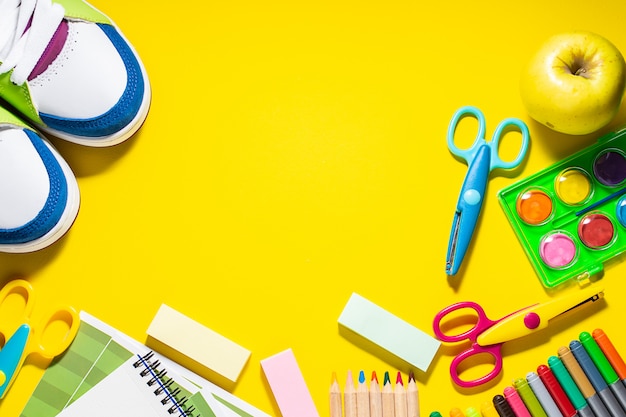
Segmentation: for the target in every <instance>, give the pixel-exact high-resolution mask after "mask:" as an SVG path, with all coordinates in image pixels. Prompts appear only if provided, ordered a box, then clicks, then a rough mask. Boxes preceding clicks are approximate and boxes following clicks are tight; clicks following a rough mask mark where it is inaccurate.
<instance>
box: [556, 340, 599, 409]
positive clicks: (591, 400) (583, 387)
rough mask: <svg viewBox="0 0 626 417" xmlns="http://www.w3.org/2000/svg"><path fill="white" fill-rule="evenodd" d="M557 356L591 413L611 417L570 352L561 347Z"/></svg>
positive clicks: (566, 348)
mask: <svg viewBox="0 0 626 417" xmlns="http://www.w3.org/2000/svg"><path fill="white" fill-rule="evenodd" d="M558 355H559V358H560V359H561V361H562V362H563V364H564V365H565V368H567V370H568V371H569V374H570V375H571V376H572V378H573V379H574V381H575V382H576V385H577V386H578V388H579V389H580V392H581V393H582V394H583V397H585V399H586V400H587V403H588V404H589V407H591V409H592V410H593V413H594V414H595V415H596V416H597V417H611V414H610V413H609V410H608V409H607V408H606V405H604V403H603V402H602V400H601V399H600V397H599V396H598V393H597V392H596V390H595V389H594V388H593V386H592V385H591V382H590V381H589V378H587V375H585V372H584V371H583V369H582V368H581V367H580V364H579V363H578V361H577V360H576V358H575V357H574V355H573V354H572V351H571V350H570V349H569V348H568V347H565V346H561V347H560V348H559V349H558Z"/></svg>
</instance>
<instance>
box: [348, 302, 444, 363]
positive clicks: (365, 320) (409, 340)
mask: <svg viewBox="0 0 626 417" xmlns="http://www.w3.org/2000/svg"><path fill="white" fill-rule="evenodd" d="M338 322H339V324H340V325H342V326H344V327H345V328H347V329H349V330H351V331H352V332H354V333H356V334H358V335H360V336H361V337H364V338H366V339H367V340H369V341H371V342H373V343H375V344H376V345H378V346H380V347H382V348H383V349H385V350H386V351H387V352H389V353H391V354H393V355H395V356H397V357H398V358H400V359H402V360H404V361H406V362H407V363H409V364H411V365H413V366H416V367H417V368H419V369H421V370H422V371H427V370H428V367H429V366H430V363H431V362H432V360H433V358H434V356H435V354H436V353H437V350H438V349H439V346H440V345H441V343H440V342H439V341H438V340H437V339H435V338H434V337H432V336H430V335H428V334H427V333H425V332H423V331H421V330H420V329H418V328H416V327H414V326H412V325H411V324H409V323H407V322H406V321H404V320H402V319H400V318H398V317H396V316H394V315H393V314H391V313H390V312H388V311H387V310H384V309H383V308H381V307H379V306H377V305H376V304H374V303H372V302H371V301H369V300H367V299H365V298H364V297H362V296H360V295H359V294H357V293H353V294H352V295H351V296H350V299H349V300H348V303H347V304H346V306H345V307H344V309H343V311H342V312H341V315H340V316H339V319H338Z"/></svg>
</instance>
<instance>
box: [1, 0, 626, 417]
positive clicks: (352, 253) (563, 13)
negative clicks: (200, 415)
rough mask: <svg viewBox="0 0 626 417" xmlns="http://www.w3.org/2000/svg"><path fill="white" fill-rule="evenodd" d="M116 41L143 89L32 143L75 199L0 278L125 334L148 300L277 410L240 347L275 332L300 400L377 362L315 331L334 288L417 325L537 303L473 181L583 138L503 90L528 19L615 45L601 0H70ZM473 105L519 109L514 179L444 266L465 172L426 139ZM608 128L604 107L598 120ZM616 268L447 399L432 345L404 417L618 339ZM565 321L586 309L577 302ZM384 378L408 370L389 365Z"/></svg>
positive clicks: (520, 262) (514, 84)
mask: <svg viewBox="0 0 626 417" xmlns="http://www.w3.org/2000/svg"><path fill="white" fill-rule="evenodd" d="M93 4H94V5H95V6H96V7H98V8H99V9H100V10H102V11H104V12H105V13H106V14H108V15H109V16H110V17H111V18H113V19H114V20H115V22H116V23H117V24H118V26H120V27H121V28H122V30H123V32H124V34H125V35H126V36H127V37H128V38H129V39H130V40H131V42H132V43H133V45H134V46H135V47H136V48H137V50H138V51H139V53H140V56H141V58H142V59H143V62H144V64H145V66H146V67H147V70H148V73H149V76H150V80H151V83H152V88H153V99H152V107H151V111H150V114H149V116H148V119H147V121H146V123H145V124H144V126H143V128H142V129H141V130H140V131H139V133H138V134H137V135H135V137H133V138H132V139H131V140H129V141H128V142H126V143H124V144H122V145H120V146H117V147H114V148H107V149H92V148H85V147H81V146H78V145H73V144H68V143H64V142H62V141H55V142H54V143H55V145H56V146H57V147H58V149H59V150H60V152H61V153H62V154H63V156H64V157H65V158H66V159H67V161H68V162H69V164H70V165H71V167H72V168H73V169H74V171H75V173H76V176H77V178H78V182H79V186H80V189H81V193H82V205H81V210H80V213H79V216H78V218H77V220H76V222H75V224H74V226H73V227H72V229H71V230H70V232H69V234H68V235H66V236H65V237H64V238H63V239H62V240H61V241H59V242H58V243H56V244H55V245H53V246H51V247H49V248H47V249H45V250H42V251H40V252H38V253H31V254H22V255H15V254H0V279H2V280H3V281H8V280H10V279H12V278H14V277H16V276H23V277H26V278H27V279H29V280H30V281H31V282H32V283H33V284H34V286H35V287H36V288H35V289H36V291H37V292H38V294H39V296H40V297H39V304H38V307H37V310H38V311H42V310H43V309H44V308H48V307H52V306H56V305H57V304H59V303H70V304H72V305H74V306H75V307H76V308H77V309H82V310H86V311H88V312H89V313H91V314H93V315H95V316H96V317H98V318H100V319H102V320H104V321H105V322H107V323H109V324H111V325H113V326H115V327H117V328H119V329H120V330H122V331H123V332H125V333H127V334H129V335H130V336H133V337H134V338H136V339H139V340H140V341H145V338H146V334H145V331H146V329H147V327H148V325H149V323H150V321H151V319H152V317H153V316H154V314H155V313H156V311H157V309H158V307H159V305H160V304H161V303H167V304H169V305H170V306H171V307H173V308H175V309H177V310H179V311H180V312H182V313H184V314H186V315H187V316H189V317H191V318H193V319H195V320H197V321H199V322H201V323H203V324H204V325H206V326H207V327H209V328H211V329H213V330H215V331H217V332H218V333H220V334H222V335H224V336H226V337H228V338H229V339H231V340H233V341H235V342H236V343H238V344H240V345H242V346H244V347H246V348H248V349H250V350H251V351H252V356H251V358H250V361H249V362H248V364H247V366H246V368H245V370H244V372H243V373H242V375H241V377H240V379H239V382H238V384H237V385H236V387H234V388H233V389H232V392H233V393H234V394H236V395H238V396H240V397H241V398H242V399H244V400H246V401H248V402H250V403H251V404H253V405H255V406H257V407H258V408H260V409H262V410H264V411H265V412H267V413H269V414H271V415H276V416H278V415H280V414H279V410H278V408H277V407H276V405H275V403H274V400H273V397H272V394H271V392H270V390H269V389H268V386H267V383H266V381H265V377H264V375H263V372H262V369H261V367H260V364H259V362H260V360H262V359H264V358H266V357H269V356H271V355H274V354H276V353H278V352H280V351H283V350H285V349H287V348H292V349H293V351H294V353H295V355H296V358H297V360H298V363H299V365H300V368H301V371H302V373H303V375H304V377H305V379H306V382H307V385H308V387H309V390H310V392H311V394H312V396H313V398H314V400H315V403H316V405H317V408H318V411H319V413H320V415H321V416H325V415H328V402H327V401H328V388H329V384H330V380H331V374H332V372H333V371H336V372H337V374H338V376H339V379H340V382H341V385H342V386H343V384H344V381H345V375H346V372H347V370H349V369H350V370H352V371H353V372H354V373H355V374H356V373H358V371H359V370H361V369H363V370H364V371H365V372H366V374H367V375H368V377H369V375H370V373H371V372H372V371H373V370H375V371H377V373H378V374H379V375H382V374H383V373H384V372H385V371H387V370H388V371H390V372H391V373H392V375H395V372H396V371H397V369H396V368H394V367H393V366H392V365H390V363H389V362H386V361H385V360H383V358H380V357H377V356H375V355H372V354H371V353H369V352H368V351H366V350H364V349H362V348H360V347H359V346H356V345H355V344H353V343H352V342H350V341H348V340H347V339H346V338H345V337H343V336H342V335H340V334H339V331H338V325H337V318H338V317H339V314H340V313H341V311H342V309H343V307H344V305H345V303H346V302H347V300H348V298H349V296H350V294H351V293H352V292H357V293H359V294H361V295H362V296H364V297H366V298H368V299H369V300H371V301H373V302H375V303H376V304H378V305H379V306H381V307H383V308H385V309H387V310H388V311H390V312H392V313H393V314H395V315H397V316H399V317H400V318H402V319H404V320H406V321H408V322H410V323H411V324H413V325H414V326H416V327H418V328H420V329H422V330H424V331H426V332H428V333H430V334H432V330H431V323H432V318H433V316H434V315H435V313H436V312H437V311H438V310H439V309H441V308H442V307H444V306H447V305H448V304H450V303H453V302H456V301H460V300H474V301H477V302H479V303H481V304H482V305H483V306H484V307H485V309H486V310H487V312H488V314H489V315H490V316H491V317H493V318H497V317H500V316H503V315H505V314H507V313H509V312H511V311H512V309H513V308H515V307H524V306H526V305H529V304H532V303H535V302H541V301H546V300H547V299H549V298H550V297H551V296H552V294H549V293H548V292H546V291H545V290H544V288H543V287H542V285H541V284H540V282H539V280H538V278H537V276H536V275H535V273H534V270H533V269H532V267H531V264H530V262H529V261H528V260H527V259H526V257H525V255H524V253H523V251H522V248H521V246H520V245H519V244H518V242H517V239H516V237H515V235H514V233H513V230H512V228H511V227H510V226H509V224H508V222H507V220H506V218H505V216H504V213H503V212H502V210H501V208H500V206H499V204H498V201H497V198H496V193H497V191H498V190H500V189H502V188H503V187H505V186H507V185H509V184H511V183H513V182H514V181H515V180H517V179H521V178H523V177H525V176H528V175H530V174H532V173H534V172H536V171H538V170H540V169H543V168H545V167H547V166H548V165H550V164H552V163H554V162H556V161H558V160H560V159H562V158H564V157H566V156H568V155H570V154H571V153H573V152H575V151H577V150H579V149H582V148H584V147H585V146H587V145H590V144H591V143H593V142H594V141H595V139H596V138H597V137H598V134H594V135H590V136H584V137H571V136H566V135H561V134H556V133H554V132H551V131H549V130H547V129H546V128H544V127H542V126H540V125H538V124H537V123H535V122H533V121H532V120H530V118H529V117H528V116H527V115H526V113H525V110H524V108H523V106H522V103H521V101H520V95H519V92H518V81H519V74H520V70H521V67H522V65H523V64H524V63H525V62H526V61H527V60H528V58H529V57H530V56H531V54H532V53H533V52H534V51H536V50H537V49H538V47H539V45H540V44H541V43H542V42H543V41H544V40H546V39H547V38H548V37H549V36H550V35H552V34H555V33H558V32H563V31H568V30H571V29H587V30H591V31H596V32H598V33H600V34H602V35H604V36H605V37H607V38H608V39H609V40H611V41H612V42H613V43H614V44H615V45H616V46H617V47H618V48H619V49H620V50H621V51H622V52H624V53H626V31H624V22H625V21H626V3H624V2H623V1H621V0H613V1H599V2H595V3H593V2H591V3H590V2H589V1H582V0H567V1H564V0H558V1H546V0H527V1H524V2H508V1H492V2H471V1H446V2H417V1H406V0H387V1H385V2H372V1H342V0H339V1H338V0H316V1H308V2H306V1H305V2H302V1H286V0H285V1H281V0H266V1H262V2H261V1H237V0H235V1H226V2H222V1H197V0H190V1H186V2H155V1H148V0H134V1H122V0H108V1H105V0H94V1H93ZM467 104H470V105H475V106H477V107H479V108H480V109H482V110H483V111H484V113H485V116H486V119H487V134H488V135H491V133H492V132H493V129H495V125H496V124H497V123H498V122H499V121H500V120H501V119H503V118H505V117H509V116H513V117H519V118H522V119H523V120H524V121H526V122H527V124H528V126H529V128H530V132H531V137H532V145H531V147H530V152H529V154H528V157H527V159H526V162H525V164H524V165H523V167H522V168H521V169H519V170H518V171H517V172H516V173H515V174H516V176H514V175H509V176H508V177H507V176H495V177H492V178H491V180H490V182H489V185H488V190H487V193H488V194H487V197H486V201H485V205H484V207H483V213H482V217H481V221H480V222H479V224H478V229H477V232H476V234H475V236H474V244H473V246H472V247H471V249H470V252H469V253H468V255H467V257H466V260H465V263H464V269H463V270H462V271H461V273H460V274H458V275H457V276H455V277H454V278H451V279H448V278H447V276H446V275H445V273H444V263H445V255H446V249H447V244H448V237H449V231H450V226H451V223H452V217H453V212H454V208H455V204H456V200H457V197H458V190H459V188H460V186H461V183H462V181H463V178H464V176H465V173H466V165H464V164H463V163H461V162H459V161H458V160H456V159H455V158H453V157H452V155H451V154H450V153H449V151H448V149H447V147H446V130H447V127H448V122H449V120H450V117H451V116H452V114H453V112H454V111H455V110H456V109H457V108H459V107H460V106H462V105H467ZM624 124H626V105H623V106H622V110H621V111H620V113H619V115H618V117H617V119H616V120H615V121H614V122H613V123H612V124H611V125H610V126H609V127H607V128H606V129H604V130H603V132H606V131H609V130H613V129H615V128H617V127H620V126H622V125H624ZM625 273H626V265H616V266H613V267H612V268H610V269H609V270H608V271H607V273H606V274H605V276H604V278H603V280H602V281H603V283H604V285H605V288H606V297H605V302H603V303H602V304H601V305H600V306H597V307H594V308H592V309H590V310H588V313H589V314H588V316H587V314H582V315H578V316H577V319H576V320H568V321H561V322H558V323H555V324H554V326H551V327H550V328H548V330H546V331H544V332H542V333H541V334H537V335H536V336H532V337H530V338H527V339H526V340H519V341H516V342H511V343H509V344H507V345H505V347H504V350H503V353H504V356H505V358H504V372H503V374H502V377H501V378H500V379H499V380H498V381H496V383H495V384H492V385H490V386H488V387H483V388H482V389H480V390H475V391H471V392H466V391H462V390H458V389H456V388H455V386H454V385H453V384H452V383H451V380H450V377H449V374H448V366H449V363H450V360H451V359H452V356H453V354H454V353H455V352H456V350H455V349H453V348H449V347H442V348H441V349H440V351H439V354H438V356H437V357H436V358H435V360H434V362H433V363H432V365H431V367H430V369H429V372H428V373H419V374H418V378H419V380H418V385H419V390H420V401H421V411H422V415H428V413H430V412H431V411H433V410H439V411H440V412H441V413H442V414H444V415H447V413H448V411H449V410H450V408H452V407H460V408H462V409H465V408H466V407H468V406H474V407H477V408H478V407H480V404H481V403H482V402H484V401H488V400H490V399H491V398H492V397H493V395H495V394H498V393H502V391H503V389H504V387H505V386H506V385H509V384H510V383H511V381H512V380H513V379H514V378H517V377H520V376H524V375H525V374H526V373H527V372H528V371H531V370H535V369H536V367H537V365H539V364H540V363H545V361H546V359H547V357H548V356H550V355H553V354H555V353H556V349H557V348H558V347H559V346H561V345H563V344H567V343H569V341H570V340H571V339H573V338H575V337H577V335H578V334H579V332H581V331H592V330H593V329H595V328H597V327H601V328H603V329H604V330H605V331H606V332H607V334H608V335H609V336H610V337H611V339H612V340H613V342H614V344H615V345H616V346H617V347H618V349H621V352H623V353H624V355H626V333H625V332H623V319H622V317H623V314H624V304H623V303H624V295H625V294H626V292H625V290H626V280H625V279H624V275H625ZM585 317H586V318H585ZM402 371H403V372H406V371H408V369H402ZM40 375H41V370H40V369H39V368H37V366H36V365H35V364H33V361H29V363H28V364H27V365H26V367H25V368H24V369H23V371H22V375H21V376H20V377H19V379H18V380H17V382H16V383H15V385H14V387H13V389H12V391H11V392H10V393H9V394H8V395H7V396H6V398H5V399H4V400H3V401H2V402H1V403H0V414H1V415H2V416H7V417H11V416H17V415H18V414H19V411H20V410H21V408H22V406H23V404H24V402H25V401H26V400H27V398H28V396H29V394H30V392H31V391H32V389H33V388H34V386H35V385H36V382H37V378H38V377H39V376H40Z"/></svg>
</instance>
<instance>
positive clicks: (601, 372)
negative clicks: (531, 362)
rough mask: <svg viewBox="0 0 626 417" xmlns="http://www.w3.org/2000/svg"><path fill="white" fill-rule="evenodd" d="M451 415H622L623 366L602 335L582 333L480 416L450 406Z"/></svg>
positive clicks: (625, 402) (625, 408)
mask: <svg viewBox="0 0 626 417" xmlns="http://www.w3.org/2000/svg"><path fill="white" fill-rule="evenodd" d="M430 417H441V414H440V413H439V412H438V411H433V412H432V413H431V414H430ZM450 417H626V364H625V363H624V360H623V359H622V358H621V356H620V355H619V353H618V352H617V350H616V349H615V347H614V346H613V343H612V342H611V341H610V339H609V338H608V336H607V335H606V334H605V333H604V331H602V330H601V329H596V330H594V331H593V333H591V334H590V333H588V332H582V333H580V335H579V339H578V340H572V341H571V342H570V344H569V347H565V346H562V347H560V348H559V349H558V353H557V355H554V356H550V357H549V358H548V362H547V365H546V364H541V365H539V366H538V367H537V369H536V371H532V372H529V373H528V374H527V375H526V378H518V379H516V380H514V381H513V384H512V385H511V386H507V387H506V388H504V392H503V393H502V394H497V395H495V396H494V397H493V399H492V401H491V402H485V403H484V404H483V405H482V406H481V409H480V412H479V411H478V410H477V409H475V408H473V407H469V408H468V409H466V410H465V412H464V411H462V410H460V409H459V408H453V409H451V410H450Z"/></svg>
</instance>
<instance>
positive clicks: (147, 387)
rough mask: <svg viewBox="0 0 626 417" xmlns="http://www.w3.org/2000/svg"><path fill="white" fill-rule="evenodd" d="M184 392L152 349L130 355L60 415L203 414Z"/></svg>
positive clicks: (147, 416)
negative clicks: (140, 353) (176, 384)
mask: <svg viewBox="0 0 626 417" xmlns="http://www.w3.org/2000/svg"><path fill="white" fill-rule="evenodd" d="M181 391H182V388H181V387H180V386H175V380H174V378H173V377H172V376H168V374H167V370H166V369H165V368H164V367H163V366H162V364H161V362H160V361H159V360H158V359H154V353H152V352H150V353H148V354H146V355H144V356H140V355H136V356H134V357H131V358H130V359H129V360H127V361H126V362H125V363H124V364H122V366H120V367H118V368H117V369H115V370H114V371H113V372H112V373H111V374H109V375H108V376H107V377H106V378H104V379H103V380H102V381H100V382H99V383H98V384H97V385H96V386H95V387H93V388H92V389H90V390H89V391H87V392H86V393H85V394H83V395H82V396H81V397H80V398H78V399H77V400H76V401H74V402H73V403H72V405H71V406H69V407H67V408H65V409H64V410H63V411H61V413H60V414H58V416H59V417H85V416H89V417H110V416H134V417H157V416H163V417H166V416H176V417H185V416H188V417H200V414H199V411H198V410H197V409H196V407H195V406H194V405H193V404H191V403H189V397H187V396H185V395H183V396H181ZM203 417H204V416H203Z"/></svg>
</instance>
